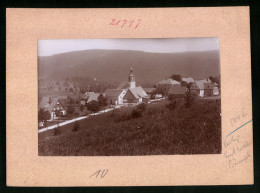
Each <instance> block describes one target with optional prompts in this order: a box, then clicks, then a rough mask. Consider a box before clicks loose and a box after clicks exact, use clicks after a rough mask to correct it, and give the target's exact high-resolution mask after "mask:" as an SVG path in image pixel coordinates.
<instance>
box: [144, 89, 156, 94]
mask: <svg viewBox="0 0 260 193" xmlns="http://www.w3.org/2000/svg"><path fill="white" fill-rule="evenodd" d="M143 89H144V91H145V92H147V93H149V92H150V93H151V92H153V91H154V90H155V89H156V88H143Z"/></svg>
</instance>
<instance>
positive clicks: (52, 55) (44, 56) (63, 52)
mask: <svg viewBox="0 0 260 193" xmlns="http://www.w3.org/2000/svg"><path fill="white" fill-rule="evenodd" d="M93 50H103V51H133V52H144V53H150V54H176V53H197V52H213V51H218V52H219V49H216V50H202V51H183V52H149V51H142V50H123V49H122V50H119V49H114V50H111V49H98V48H97V49H86V50H75V51H68V52H61V53H56V54H53V55H48V56H39V55H38V57H50V56H57V55H62V54H67V53H72V52H81V51H93Z"/></svg>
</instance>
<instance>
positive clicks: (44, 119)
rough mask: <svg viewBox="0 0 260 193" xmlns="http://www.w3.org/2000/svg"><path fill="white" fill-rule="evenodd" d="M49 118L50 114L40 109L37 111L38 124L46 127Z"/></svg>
mask: <svg viewBox="0 0 260 193" xmlns="http://www.w3.org/2000/svg"><path fill="white" fill-rule="evenodd" d="M50 118H51V114H50V112H49V111H47V110H45V109H43V108H41V109H40V110H39V114H38V120H39V122H43V125H44V126H46V124H47V120H49V119H50Z"/></svg>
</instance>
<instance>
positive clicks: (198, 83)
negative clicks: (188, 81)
mask: <svg viewBox="0 0 260 193" xmlns="http://www.w3.org/2000/svg"><path fill="white" fill-rule="evenodd" d="M205 85H206V87H208V88H207V89H213V88H214V86H215V84H214V83H211V81H210V80H207V79H204V80H197V81H195V82H194V83H193V84H192V86H191V89H200V90H203V89H205ZM208 85H210V86H208ZM211 87H212V88H211Z"/></svg>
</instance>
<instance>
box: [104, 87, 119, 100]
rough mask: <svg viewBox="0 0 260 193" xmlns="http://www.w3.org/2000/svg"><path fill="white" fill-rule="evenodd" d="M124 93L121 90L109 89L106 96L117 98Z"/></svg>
mask: <svg viewBox="0 0 260 193" xmlns="http://www.w3.org/2000/svg"><path fill="white" fill-rule="evenodd" d="M122 92H123V90H121V89H107V90H106V91H105V94H106V96H108V97H112V98H114V97H115V98H117V97H118V96H119V95H120V94H121V93H122Z"/></svg>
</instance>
